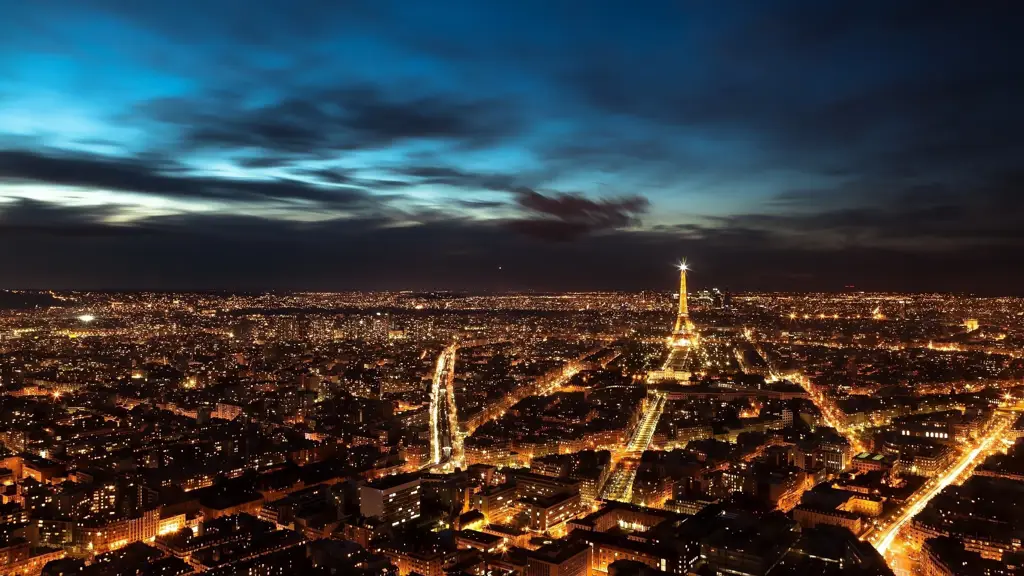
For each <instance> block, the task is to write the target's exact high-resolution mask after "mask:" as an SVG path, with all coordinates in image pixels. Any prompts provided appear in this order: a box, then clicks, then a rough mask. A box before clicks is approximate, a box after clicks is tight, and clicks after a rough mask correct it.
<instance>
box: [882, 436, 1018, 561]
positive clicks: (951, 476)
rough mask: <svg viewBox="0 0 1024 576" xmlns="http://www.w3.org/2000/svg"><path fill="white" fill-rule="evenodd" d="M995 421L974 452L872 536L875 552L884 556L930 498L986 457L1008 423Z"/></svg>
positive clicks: (930, 483)
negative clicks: (981, 457)
mask: <svg viewBox="0 0 1024 576" xmlns="http://www.w3.org/2000/svg"><path fill="white" fill-rule="evenodd" d="M996 418H997V419H998V420H997V421H996V422H995V423H994V424H993V425H992V426H991V427H990V429H989V431H988V432H987V433H986V434H985V436H983V437H982V438H981V439H980V440H979V441H978V443H977V444H976V445H975V446H974V448H972V449H970V450H967V451H965V452H964V453H963V454H962V455H961V456H960V459H959V460H957V461H956V463H955V464H953V466H951V467H950V468H949V469H948V470H947V471H946V473H945V474H943V475H942V476H940V477H938V478H936V479H934V480H933V481H931V482H929V483H928V484H925V487H924V491H923V492H921V491H919V492H918V493H916V494H914V495H913V496H912V497H911V499H910V501H909V502H908V504H907V506H905V507H904V509H903V510H901V511H900V512H899V514H898V515H897V516H896V517H895V518H894V519H893V520H892V521H891V522H890V523H888V524H886V525H885V527H884V528H883V529H881V530H880V531H878V532H876V533H875V534H874V536H872V538H871V541H872V543H874V545H875V548H876V549H877V550H878V552H879V553H881V554H882V555H883V556H884V555H885V553H886V551H887V550H889V547H890V546H891V545H892V543H893V540H894V539H895V538H896V536H897V535H898V534H899V532H900V530H901V529H902V528H903V527H904V526H905V525H906V524H907V523H908V522H910V521H911V520H913V518H914V516H916V515H917V514H918V513H919V512H921V511H922V510H924V508H925V506H927V505H928V502H930V501H931V499H932V498H934V497H935V496H937V495H938V494H939V493H940V492H942V490H943V489H944V488H945V487H947V486H949V485H950V484H952V483H953V482H954V481H956V479H957V478H959V477H960V476H962V475H963V474H964V473H965V472H967V471H968V470H969V469H971V468H972V467H973V466H974V465H975V464H978V463H979V457H980V456H981V455H983V454H986V453H987V451H988V450H989V448H991V447H992V445H993V443H994V442H995V441H996V440H998V439H999V438H1000V437H1001V436H1002V434H1003V432H1004V431H1005V430H1006V427H1007V425H1008V424H1009V422H1010V420H1009V419H1008V418H1007V417H1006V416H996Z"/></svg>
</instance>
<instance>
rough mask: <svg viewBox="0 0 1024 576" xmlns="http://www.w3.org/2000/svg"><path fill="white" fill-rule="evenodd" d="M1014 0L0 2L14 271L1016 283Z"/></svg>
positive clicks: (502, 286) (626, 284) (365, 285)
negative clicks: (684, 270)
mask: <svg viewBox="0 0 1024 576" xmlns="http://www.w3.org/2000/svg"><path fill="white" fill-rule="evenodd" d="M1022 4H1024V3H1021V2H1019V0H1017V1H1006V2H1003V1H999V0H992V1H986V2H964V1H956V2H944V1H940V0H930V1H922V2H916V1H904V0H885V1H878V2H875V1H863V2H862V1H849V2H832V1H823V0H808V1H806V2H777V1H766V0H750V1H747V2H741V1H729V0H723V1H711V2H708V1H693V2H687V1H683V0H672V1H665V2H659V1H643V0H632V1H624V2H603V1H599V0H566V1H561V0H544V1H538V2H534V1H529V0H510V1H498V0H495V1H489V0H467V1H465V2H456V1H441V0H430V1H404V2H388V1H385V0H370V1H367V2H355V1H342V0H330V1H323V2H317V1H291V2H280V1H273V2H271V1H267V2H257V1H255V0H245V1H237V2H234V1H230V2H229V1H217V0H203V1H196V2H192V1H188V0H175V1H173V2H172V1H166V2H163V1H154V2H149V1H140V0H123V1H117V0H106V1H101V0H97V1H90V0H63V1H58V0H35V1H26V2H4V3H3V14H4V15H3V17H2V18H0V38H2V40H0V257H2V260H0V262H2V264H0V287H5V288H58V289H72V288H83V289H85V288H121V289H137V288H158V289H167V290H170V289H193V288H197V289H198V288H202V289H239V290H242V289H245V290H250V289H316V290H320V289H327V290H331V289H336V290H343V289H411V290H430V289H455V290H521V289H536V290H563V289H564V290H576V289H585V290H586V289H595V290H597V289H628V290H633V289H671V288H672V287H673V285H674V282H675V276H674V275H675V274H676V272H675V271H674V268H673V264H674V263H675V262H677V261H678V260H679V258H681V257H686V259H687V260H688V261H689V263H690V265H691V267H692V269H693V272H692V274H691V285H693V286H694V287H696V288H701V287H710V286H719V287H722V288H729V289H732V290H757V289H765V290H775V289H779V290H842V289H843V288H844V287H845V286H848V285H853V286H855V287H856V288H857V289H863V290H914V291H931V290H935V291H973V292H978V293H985V294H1024V268H1022V266H1021V264H1022V263H1024V258H1022V257H1021V254H1022V251H1021V248H1022V247H1024V112H1022V106H1024V67H1022V64H1021V62H1022V56H1024V33H1021V22H1022V21H1024V18H1022V16H1024V14H1022V12H1024V11H1022V9H1021V8H1019V6H1021V5H1022Z"/></svg>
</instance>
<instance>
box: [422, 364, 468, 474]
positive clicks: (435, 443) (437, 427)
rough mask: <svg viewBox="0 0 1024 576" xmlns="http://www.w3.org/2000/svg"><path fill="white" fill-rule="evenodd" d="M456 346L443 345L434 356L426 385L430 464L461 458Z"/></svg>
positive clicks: (445, 464)
mask: <svg viewBox="0 0 1024 576" xmlns="http://www.w3.org/2000/svg"><path fill="white" fill-rule="evenodd" d="M457 351H458V346H456V345H455V344H452V345H451V346H449V347H447V348H445V349H444V350H443V351H442V352H441V355H440V356H438V358H437V366H436V367H435V369H434V379H433V381H432V382H431V385H430V456H431V458H430V464H431V466H442V467H445V468H450V467H452V466H455V465H458V464H460V463H461V462H462V447H461V439H460V438H459V433H458V430H459V427H458V416H457V414H456V412H455V390H454V387H453V382H454V379H455V353H456V352H457Z"/></svg>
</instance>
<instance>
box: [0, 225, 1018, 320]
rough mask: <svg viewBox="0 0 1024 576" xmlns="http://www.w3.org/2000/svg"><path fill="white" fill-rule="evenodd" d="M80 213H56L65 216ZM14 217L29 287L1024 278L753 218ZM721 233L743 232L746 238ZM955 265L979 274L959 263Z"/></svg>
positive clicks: (18, 266)
mask: <svg viewBox="0 0 1024 576" xmlns="http://www.w3.org/2000/svg"><path fill="white" fill-rule="evenodd" d="M68 217H69V215H68V214H67V213H65V214H64V215H61V216H56V218H57V220H55V222H57V221H60V222H66V221H67V220H66V219H67V218H68ZM79 217H82V218H85V219H86V220H89V221H92V219H93V217H94V216H91V215H88V214H86V213H85V212H83V213H82V214H80V215H79V216H73V217H72V218H75V219H77V218H79ZM36 221H37V224H38V223H41V221H40V220H39V219H37V220H36ZM11 224H12V222H11V221H10V220H2V221H0V234H3V236H4V238H5V242H6V246H7V248H8V249H9V250H8V253H7V256H6V258H7V259H6V260H5V268H4V269H5V280H6V282H7V283H8V285H10V286H12V287H25V288H32V287H35V288H94V289H101V288H126V289H145V288H158V289H197V288H202V289H233V290H267V289H301V290H308V289H324V290H344V289H414V290H417V289H423V290H430V289H454V290H517V289H527V288H530V289H536V290H574V289H580V290H591V289H615V290H622V289H625V290H631V289H636V288H637V287H638V286H649V287H659V286H670V285H671V282H672V280H673V270H672V264H673V262H675V261H677V260H678V258H679V257H680V256H686V257H687V259H688V260H689V261H690V262H691V263H692V265H693V266H694V272H693V274H692V276H691V282H692V283H693V284H694V286H695V287H710V286H719V287H722V288H727V289H732V290H747V289H757V290H840V289H843V288H844V287H846V286H849V285H854V286H856V287H857V288H859V289H864V290H878V289H882V290H909V291H925V290H928V291H933V290H934V291H961V290H971V289H972V288H973V287H974V286H976V285H983V286H985V287H986V292H987V293H993V294H1014V293H1019V290H1020V288H1019V287H1020V286H1021V283H1020V281H1021V280H1022V279H1024V278H1022V277H1021V276H1020V273H1019V272H1018V271H1016V270H1015V269H1007V268H1006V267H1005V266H1003V263H1005V262H1010V261H1014V258H1016V256H1015V255H1014V253H1013V251H1011V250H1009V249H1005V248H997V249H992V250H986V251H981V252H976V251H972V250H948V251H942V252H923V253H922V252H919V251H907V250H898V249H885V248H865V247H848V248H838V249H831V248H827V247H821V246H815V245H804V246H802V247H799V248H797V249H794V248H792V247H780V246H778V245H777V243H775V242H773V241H768V242H765V241H763V240H764V239H765V237H764V236H763V235H762V233H761V232H756V231H755V232H752V233H749V234H748V233H747V232H745V231H742V230H730V231H724V230H723V231H721V232H717V231H715V230H711V231H707V232H706V233H702V234H703V235H698V236H694V235H691V236H683V235H680V234H679V233H677V232H675V231H673V232H665V231H662V232H658V231H646V232H634V231H614V230H612V231H608V232H605V233H603V234H598V235H593V236H592V237H590V238H589V239H588V240H587V242H560V243H554V244H548V243H540V242H538V240H535V239H533V238H531V237H529V236H522V235H518V234H509V233H508V230H507V228H506V227H505V225H504V224H503V223H500V222H499V223H484V222H472V221H453V220H442V221H435V222H430V223H427V224H423V225H414V226H399V227H395V226H390V225H389V224H390V223H389V222H388V221H387V220H384V219H379V218H366V219H362V218H357V219H337V220H330V221H326V222H317V223H299V222H287V221H280V220H272V219H262V218H253V217H245V216H227V215H186V216H174V217H154V218H149V219H146V220H143V221H140V222H138V223H137V224H135V225H134V226H133V227H132V228H131V230H132V232H131V234H130V235H126V234H123V233H119V232H116V231H115V232H111V233H109V234H89V235H83V236H81V237H78V238H76V241H75V243H74V245H73V246H69V244H68V242H67V237H66V236H65V235H64V233H63V232H62V231H61V230H62V229H63V228H64V226H63V225H60V226H55V227H46V226H41V227H39V228H37V230H38V231H39V232H38V233H36V234H32V235H26V234H5V233H3V232H2V231H3V230H4V229H6V227H7V226H9V225H11ZM102 226H106V227H108V228H111V229H113V228H117V227H114V226H112V225H107V224H103V225H102ZM46 230H49V231H50V232H46ZM719 234H731V235H733V240H734V241H731V242H730V241H725V239H724V238H723V237H722V236H719ZM84 255H88V256H89V257H88V258H85V257H83V256H84ZM552 262H557V263H558V265H557V266H552V265H551V263H552ZM126 263H131V265H130V266H126ZM499 266H500V267H501V271H499V270H498V267H499ZM952 267H955V268H958V269H965V270H970V271H971V273H970V274H949V272H948V271H949V270H950V269H951V268H952ZM439 270H443V271H444V273H442V274H439V273H438V271H439ZM269 271H273V273H268V272H269ZM11 278H17V279H19V280H18V281H17V282H12V281H11V280H10V279H11ZM668 298H669V297H668V296H667V295H666V306H670V302H669V299H668Z"/></svg>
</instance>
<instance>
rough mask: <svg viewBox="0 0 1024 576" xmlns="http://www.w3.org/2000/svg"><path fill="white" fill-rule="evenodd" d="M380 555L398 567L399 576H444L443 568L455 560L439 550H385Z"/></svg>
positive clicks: (450, 555)
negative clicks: (414, 575) (410, 575)
mask: <svg viewBox="0 0 1024 576" xmlns="http://www.w3.org/2000/svg"><path fill="white" fill-rule="evenodd" d="M381 553H382V554H383V555H384V556H386V557H387V558H388V560H391V563H392V564H394V565H395V566H396V567H398V574H399V576H407V575H408V574H419V575H420V576H445V573H444V567H445V566H446V565H447V564H448V563H449V562H451V561H452V560H454V559H455V554H453V553H447V552H444V551H443V550H440V549H430V550H423V551H405V550H394V549H388V548H385V549H383V550H381Z"/></svg>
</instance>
